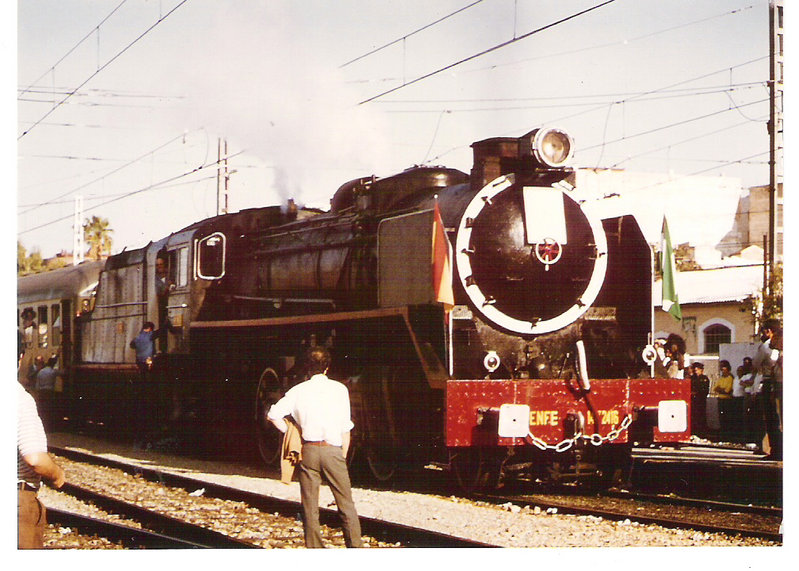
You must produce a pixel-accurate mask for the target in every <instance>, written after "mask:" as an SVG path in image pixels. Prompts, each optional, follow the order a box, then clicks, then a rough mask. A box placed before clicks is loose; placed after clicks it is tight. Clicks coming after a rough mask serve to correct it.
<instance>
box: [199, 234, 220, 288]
mask: <svg viewBox="0 0 799 571" xmlns="http://www.w3.org/2000/svg"><path fill="white" fill-rule="evenodd" d="M224 275H225V235H224V234H222V233H221V232H215V233H213V234H211V235H210V236H206V237H205V238H202V239H201V240H199V241H198V242H197V277H199V278H203V279H206V280H216V279H219V278H221V277H222V276H224Z"/></svg>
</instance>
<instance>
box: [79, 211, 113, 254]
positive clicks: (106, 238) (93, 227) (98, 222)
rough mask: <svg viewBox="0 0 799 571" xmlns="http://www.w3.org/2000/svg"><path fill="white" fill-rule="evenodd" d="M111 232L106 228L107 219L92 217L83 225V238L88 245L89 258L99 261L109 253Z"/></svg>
mask: <svg viewBox="0 0 799 571" xmlns="http://www.w3.org/2000/svg"><path fill="white" fill-rule="evenodd" d="M112 232H113V230H112V229H111V228H109V227H108V219H107V218H99V217H97V216H92V217H91V219H88V218H87V219H86V221H85V222H84V223H83V238H84V239H85V240H86V243H87V244H89V257H90V258H94V259H95V260H99V259H100V258H101V257H102V255H103V254H110V253H111V244H112V243H113V239H112V238H111V233H112Z"/></svg>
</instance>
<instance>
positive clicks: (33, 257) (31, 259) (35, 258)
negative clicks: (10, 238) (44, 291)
mask: <svg viewBox="0 0 799 571" xmlns="http://www.w3.org/2000/svg"><path fill="white" fill-rule="evenodd" d="M44 269H45V266H44V260H42V253H41V252H40V251H39V250H33V251H31V253H30V255H28V251H27V250H26V249H25V246H23V245H22V242H20V241H19V240H17V275H20V276H24V275H26V274H35V273H38V272H42V271H44Z"/></svg>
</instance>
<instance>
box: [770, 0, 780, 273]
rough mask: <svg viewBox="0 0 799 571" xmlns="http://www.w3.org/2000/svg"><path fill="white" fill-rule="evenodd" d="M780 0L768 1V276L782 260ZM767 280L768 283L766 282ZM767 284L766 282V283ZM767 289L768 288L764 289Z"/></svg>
mask: <svg viewBox="0 0 799 571" xmlns="http://www.w3.org/2000/svg"><path fill="white" fill-rule="evenodd" d="M782 6H783V0H770V1H769V53H770V58H769V59H770V65H769V103H770V112H769V122H768V133H769V230H768V252H767V260H768V264H767V265H768V273H769V278H770V277H771V276H772V275H773V273H774V267H775V266H776V264H777V263H778V262H781V261H782V257H783V231H784V226H783V220H782V216H781V213H782V202H783V197H782V191H783V184H782V178H783V172H782V159H783V139H782V110H783V107H782V93H783V37H784V36H783V12H782ZM769 281H770V280H769ZM769 281H767V282H766V283H767V284H768V283H769ZM767 287H768V286H767Z"/></svg>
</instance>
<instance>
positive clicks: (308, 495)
mask: <svg viewBox="0 0 799 571" xmlns="http://www.w3.org/2000/svg"><path fill="white" fill-rule="evenodd" d="M322 475H324V477H325V479H326V480H327V482H328V483H329V484H330V491H331V492H333V498H334V499H335V500H336V507H337V508H338V513H339V515H340V516H341V524H342V531H343V532H344V543H345V544H346V546H347V547H361V545H362V544H361V522H360V521H358V513H357V512H356V511H355V502H353V501H352V488H351V485H350V475H349V473H348V472H347V462H346V460H345V459H344V456H343V454H342V453H341V447H339V446H316V445H312V444H303V445H302V462H301V463H300V473H299V480H300V495H301V497H302V512H303V529H304V531H305V547H309V548H315V547H324V545H323V544H322V532H321V529H320V527H319V486H320V485H321V483H322Z"/></svg>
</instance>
